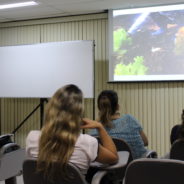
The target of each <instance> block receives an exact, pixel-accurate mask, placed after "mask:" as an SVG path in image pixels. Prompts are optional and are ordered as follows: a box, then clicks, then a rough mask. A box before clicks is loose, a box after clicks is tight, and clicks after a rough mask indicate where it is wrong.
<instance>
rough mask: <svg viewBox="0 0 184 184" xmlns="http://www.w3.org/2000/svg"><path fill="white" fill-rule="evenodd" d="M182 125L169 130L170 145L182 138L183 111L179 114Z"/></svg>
mask: <svg viewBox="0 0 184 184" xmlns="http://www.w3.org/2000/svg"><path fill="white" fill-rule="evenodd" d="M181 120H182V123H181V124H178V125H175V126H174V127H173V128H172V130H171V135H170V142H171V145H172V144H173V143H174V141H176V140H177V139H179V138H184V110H183V111H182V114H181Z"/></svg>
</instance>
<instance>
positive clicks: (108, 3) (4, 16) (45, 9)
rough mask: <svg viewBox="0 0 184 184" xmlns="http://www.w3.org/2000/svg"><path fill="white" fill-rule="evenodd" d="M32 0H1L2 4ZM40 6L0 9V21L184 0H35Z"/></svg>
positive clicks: (76, 13)
mask: <svg viewBox="0 0 184 184" xmlns="http://www.w3.org/2000/svg"><path fill="white" fill-rule="evenodd" d="M24 1H30V0H0V4H1V5H2V4H8V3H17V2H24ZM35 1H36V2H38V3H39V5H38V6H31V7H22V8H14V9H6V10H0V22H1V23H2V22H10V21H18V20H29V19H38V18H48V17H60V16H69V15H79V14H89V13H98V12H104V11H105V10H108V9H119V8H132V7H141V6H149V5H162V4H173V3H182V1H183V0H35ZM183 2H184V1H183Z"/></svg>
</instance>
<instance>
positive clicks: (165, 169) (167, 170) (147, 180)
mask: <svg viewBox="0 0 184 184" xmlns="http://www.w3.org/2000/svg"><path fill="white" fill-rule="evenodd" d="M183 171H184V161H179V160H171V159H148V158H144V159H136V160H134V161H132V162H131V163H130V164H129V166H128V167H127V171H126V174H125V182H124V184H136V183H137V184H174V183H176V184H183Z"/></svg>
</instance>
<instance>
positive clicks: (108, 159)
mask: <svg viewBox="0 0 184 184" xmlns="http://www.w3.org/2000/svg"><path fill="white" fill-rule="evenodd" d="M82 117H83V95H82V92H81V90H80V89H79V88H78V87H77V86H75V85H66V86H64V87H63V88H60V89H58V90H57V91H56V93H55V94H54V95H53V97H52V98H51V99H50V100H49V102H48V104H47V106H46V112H45V119H44V121H45V124H44V126H43V128H42V129H41V131H39V130H36V131H31V132H30V133H29V134H28V136H27V139H26V151H27V154H28V156H30V157H35V158H37V159H38V164H37V168H38V171H43V172H44V173H45V174H46V176H48V177H51V173H54V172H55V171H54V169H53V168H52V163H53V161H57V162H58V163H60V166H61V174H63V175H64V176H67V173H66V166H67V164H68V163H73V164H75V165H76V166H77V167H78V168H79V169H80V170H81V172H82V173H83V174H84V175H85V174H86V173H87V170H88V168H89V164H90V162H92V161H95V160H96V161H98V162H101V163H109V164H113V163H116V162H117V160H118V155H117V151H116V147H115V145H114V143H113V141H112V139H111V137H110V136H109V135H108V133H107V132H106V131H105V129H104V127H103V126H102V124H101V123H99V122H97V121H93V120H90V119H87V118H82ZM81 128H82V129H83V128H84V129H93V128H96V129H97V131H98V133H99V136H100V139H101V144H98V142H97V139H96V138H94V137H92V136H90V135H87V134H81V133H80V132H81ZM43 163H44V165H43Z"/></svg>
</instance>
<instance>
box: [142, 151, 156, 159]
mask: <svg viewBox="0 0 184 184" xmlns="http://www.w3.org/2000/svg"><path fill="white" fill-rule="evenodd" d="M142 158H158V154H157V152H156V151H154V150H148V151H147V152H146V153H144V154H143V155H142Z"/></svg>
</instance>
